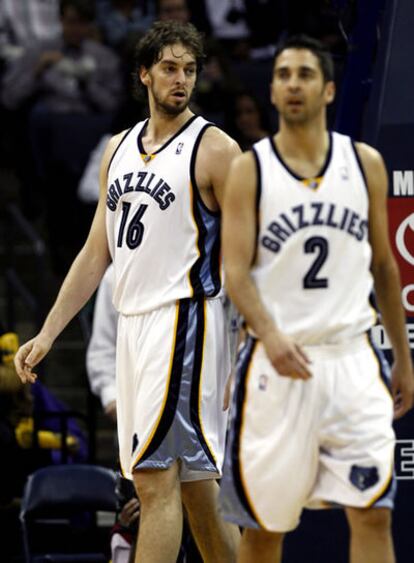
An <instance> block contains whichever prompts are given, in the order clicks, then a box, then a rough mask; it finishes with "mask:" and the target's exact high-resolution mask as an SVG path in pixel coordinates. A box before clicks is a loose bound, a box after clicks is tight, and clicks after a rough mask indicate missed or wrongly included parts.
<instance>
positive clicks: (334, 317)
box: [252, 133, 376, 345]
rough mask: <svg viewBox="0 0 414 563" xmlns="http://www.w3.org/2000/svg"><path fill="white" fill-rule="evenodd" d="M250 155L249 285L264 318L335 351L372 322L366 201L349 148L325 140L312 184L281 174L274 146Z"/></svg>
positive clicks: (258, 147)
mask: <svg viewBox="0 0 414 563" xmlns="http://www.w3.org/2000/svg"><path fill="white" fill-rule="evenodd" d="M253 149H254V150H253V154H254V155H255V160H256V164H257V171H258V207H259V208H258V222H259V225H258V240H257V255H256V259H255V263H254V265H253V269H252V277H253V279H254V281H255V283H256V285H257V287H258V289H259V291H260V294H261V296H262V299H263V302H264V304H265V306H266V308H267V310H268V311H269V313H270V314H271V315H272V317H273V318H274V320H275V321H276V323H277V326H278V327H279V328H280V329H281V330H282V331H283V332H285V333H286V334H289V335H291V336H293V337H294V338H295V339H296V340H297V341H298V342H299V343H301V344H309V345H312V344H328V343H338V342H341V341H344V340H346V339H348V338H351V337H353V336H355V335H357V334H360V333H362V332H364V331H366V330H367V329H369V328H370V327H371V326H372V324H373V323H374V322H375V320H376V312H375V309H374V308H373V307H372V306H371V305H370V301H369V300H370V297H371V295H372V290H373V278H372V275H371V273H370V262H371V246H370V244H369V241H368V207H369V197H368V190H367V186H366V182H365V178H364V175H363V171H362V168H361V165H360V161H359V157H358V155H357V153H356V150H355V147H354V145H353V142H352V141H351V139H350V138H349V137H346V136H344V135H340V134H338V133H331V134H330V148H329V151H328V155H327V159H326V163H325V165H324V167H323V170H322V171H321V173H320V174H319V175H318V177H317V178H315V179H313V180H305V179H302V178H300V177H299V176H297V175H296V174H295V173H294V172H292V171H291V170H290V169H289V168H288V166H287V165H286V164H285V163H284V162H283V160H282V158H281V156H280V155H279V153H278V151H277V148H276V146H275V144H274V141H273V139H271V138H270V139H269V138H266V139H263V140H261V141H259V142H258V143H256V144H255V145H254V147H253Z"/></svg>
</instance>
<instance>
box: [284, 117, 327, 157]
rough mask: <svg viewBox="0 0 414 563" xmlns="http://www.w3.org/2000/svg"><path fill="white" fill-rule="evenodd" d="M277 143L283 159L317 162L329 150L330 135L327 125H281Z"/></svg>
mask: <svg viewBox="0 0 414 563" xmlns="http://www.w3.org/2000/svg"><path fill="white" fill-rule="evenodd" d="M275 142H276V144H277V147H278V150H279V152H280V154H281V156H282V157H283V158H286V159H289V158H294V159H302V160H306V161H308V162H317V161H319V160H321V158H322V159H323V158H324V157H325V155H326V153H327V151H328V149H329V134H328V131H327V129H326V124H325V123H323V124H320V123H318V124H314V125H313V126H309V125H306V126H303V125H300V124H294V125H291V124H285V123H281V124H280V129H279V132H278V133H276V135H275Z"/></svg>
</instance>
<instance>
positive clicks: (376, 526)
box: [347, 508, 392, 532]
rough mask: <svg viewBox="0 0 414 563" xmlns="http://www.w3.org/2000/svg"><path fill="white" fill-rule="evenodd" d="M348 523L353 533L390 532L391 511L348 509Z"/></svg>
mask: <svg viewBox="0 0 414 563" xmlns="http://www.w3.org/2000/svg"><path fill="white" fill-rule="evenodd" d="M347 516H348V522H349V525H350V527H351V530H352V531H353V532H360V531H363V532H366V531H369V530H371V531H373V532H387V531H389V530H391V520H392V518H391V511H390V510H389V509H388V508H348V509H347Z"/></svg>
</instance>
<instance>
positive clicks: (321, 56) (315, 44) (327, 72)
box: [273, 34, 335, 82]
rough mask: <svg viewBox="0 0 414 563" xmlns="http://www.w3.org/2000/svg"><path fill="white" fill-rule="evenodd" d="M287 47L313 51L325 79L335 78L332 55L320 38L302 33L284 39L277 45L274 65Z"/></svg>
mask: <svg viewBox="0 0 414 563" xmlns="http://www.w3.org/2000/svg"><path fill="white" fill-rule="evenodd" d="M286 49H307V50H308V51H311V52H312V53H313V54H314V55H315V57H316V58H317V59H318V61H319V66H320V67H321V71H322V75H323V78H324V81H325V82H330V81H331V80H334V75H335V71H334V63H333V59H332V55H331V53H330V51H329V49H328V48H327V47H326V45H324V43H322V42H321V41H319V40H318V39H314V38H313V37H310V36H309V35H302V34H300V35H291V36H290V37H287V38H286V39H283V40H282V41H281V42H280V43H278V44H277V45H276V51H275V54H274V57H273V65H275V64H276V60H277V58H278V57H279V55H280V54H281V53H282V52H283V51H285V50H286Z"/></svg>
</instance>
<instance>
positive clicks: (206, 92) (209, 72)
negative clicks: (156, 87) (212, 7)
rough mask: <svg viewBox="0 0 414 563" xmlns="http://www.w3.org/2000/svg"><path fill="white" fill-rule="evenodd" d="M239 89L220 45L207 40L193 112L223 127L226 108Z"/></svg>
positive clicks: (212, 40)
mask: <svg viewBox="0 0 414 563" xmlns="http://www.w3.org/2000/svg"><path fill="white" fill-rule="evenodd" d="M239 88H240V83H239V81H238V80H237V78H236V77H235V75H234V73H233V71H232V68H231V65H230V64H229V60H228V58H227V56H226V54H225V51H224V49H223V47H222V45H221V44H220V43H219V42H217V41H216V40H214V39H209V40H207V41H206V61H205V64H204V68H203V71H202V73H201V74H200V78H199V80H198V83H197V88H196V91H195V93H194V95H193V107H194V110H195V111H198V112H200V113H202V114H203V115H204V116H205V117H206V119H208V120H210V121H212V122H214V123H215V124H216V125H218V126H224V122H225V110H226V107H228V106H231V104H232V100H233V97H234V95H235V92H237V90H238V89H239Z"/></svg>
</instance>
